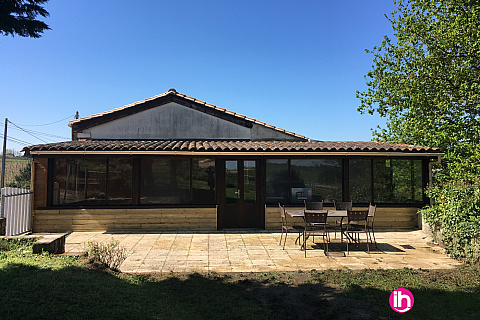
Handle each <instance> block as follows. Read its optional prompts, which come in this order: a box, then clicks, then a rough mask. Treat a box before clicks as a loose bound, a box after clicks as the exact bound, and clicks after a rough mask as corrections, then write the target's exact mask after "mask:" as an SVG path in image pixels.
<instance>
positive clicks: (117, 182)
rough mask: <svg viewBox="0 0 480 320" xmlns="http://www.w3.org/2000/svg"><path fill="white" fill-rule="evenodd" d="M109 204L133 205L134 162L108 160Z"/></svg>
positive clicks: (115, 159)
mask: <svg viewBox="0 0 480 320" xmlns="http://www.w3.org/2000/svg"><path fill="white" fill-rule="evenodd" d="M108 203H109V204H132V160H131V159H118V158H111V159H109V160H108Z"/></svg>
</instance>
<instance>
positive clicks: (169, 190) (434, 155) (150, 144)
mask: <svg viewBox="0 0 480 320" xmlns="http://www.w3.org/2000/svg"><path fill="white" fill-rule="evenodd" d="M69 126H71V128H72V141H67V142H60V143H51V144H41V145H34V146H30V147H26V148H25V149H24V150H25V151H26V153H27V154H28V155H30V156H32V157H33V168H32V172H33V175H32V187H33V190H34V208H33V230H34V232H60V231H62V232H66V231H100V230H219V229H227V228H237V229H238V228H239V229H250V228H255V229H278V228H279V226H280V218H279V215H278V210H277V203H282V204H285V205H287V206H290V207H302V206H303V203H304V201H322V200H323V201H324V202H326V203H327V205H328V204H333V201H342V200H343V201H347V200H352V201H353V202H354V206H356V207H363V206H366V205H368V204H369V203H375V204H376V205H377V207H378V209H377V216H376V225H377V226H378V227H380V228H381V227H384V228H413V227H415V226H416V225H417V214H416V211H417V208H418V207H421V206H423V205H424V204H425V203H426V201H427V199H426V197H425V194H424V193H423V190H424V188H425V186H426V185H427V183H428V181H429V172H430V171H431V167H430V166H431V163H432V161H435V160H437V159H439V158H440V156H441V154H442V152H441V150H439V149H437V148H429V147H420V146H414V145H403V144H392V143H382V142H372V141H369V142H351V141H337V142H329V141H311V140H309V139H308V138H307V137H305V136H302V135H299V134H297V133H294V132H290V131H286V130H284V129H281V128H278V127H275V126H273V125H269V124H267V123H264V122H261V121H258V120H255V119H252V118H249V117H247V116H244V115H241V114H237V113H235V112H232V111H229V110H226V109H223V108H220V107H217V106H215V105H212V104H209V103H206V102H204V101H200V100H197V99H195V98H192V97H189V96H186V95H184V94H181V93H178V92H177V91H176V90H175V89H170V90H168V91H167V92H165V93H163V94H160V95H157V96H155V97H152V98H149V99H146V100H143V101H139V102H136V103H133V104H130V105H126V106H124V107H121V108H118V109H114V110H111V111H106V112H102V113H98V114H94V115H92V116H89V117H85V118H80V119H77V120H73V121H70V123H69Z"/></svg>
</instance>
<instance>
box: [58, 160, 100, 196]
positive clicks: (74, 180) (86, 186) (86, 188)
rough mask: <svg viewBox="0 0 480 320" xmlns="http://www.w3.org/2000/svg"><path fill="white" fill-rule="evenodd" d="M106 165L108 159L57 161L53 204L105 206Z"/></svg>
mask: <svg viewBox="0 0 480 320" xmlns="http://www.w3.org/2000/svg"><path fill="white" fill-rule="evenodd" d="M106 163H107V161H106V159H55V170H54V174H53V181H54V192H53V204H54V205H59V204H60V205H61V204H77V205H85V204H95V205H98V204H99V205H102V204H105V203H106V190H105V189H106V175H107V174H106V173H107V172H106V171H107V165H106Z"/></svg>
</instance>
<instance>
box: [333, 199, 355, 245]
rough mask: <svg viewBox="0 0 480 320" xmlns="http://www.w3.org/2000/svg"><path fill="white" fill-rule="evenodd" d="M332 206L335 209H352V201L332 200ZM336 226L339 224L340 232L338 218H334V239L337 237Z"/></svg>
mask: <svg viewBox="0 0 480 320" xmlns="http://www.w3.org/2000/svg"><path fill="white" fill-rule="evenodd" d="M333 206H334V207H335V210H347V211H348V210H352V209H353V203H352V201H339V202H336V201H335V200H333ZM337 226H340V232H342V230H341V229H342V226H341V223H340V222H338V219H335V226H334V229H335V230H334V231H335V239H337Z"/></svg>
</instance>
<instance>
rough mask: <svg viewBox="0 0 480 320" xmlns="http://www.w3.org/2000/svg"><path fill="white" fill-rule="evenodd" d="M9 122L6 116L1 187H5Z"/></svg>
mask: <svg viewBox="0 0 480 320" xmlns="http://www.w3.org/2000/svg"><path fill="white" fill-rule="evenodd" d="M7 124H8V118H5V129H4V130H3V154H2V181H1V186H0V188H3V187H5V159H6V156H7Z"/></svg>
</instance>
